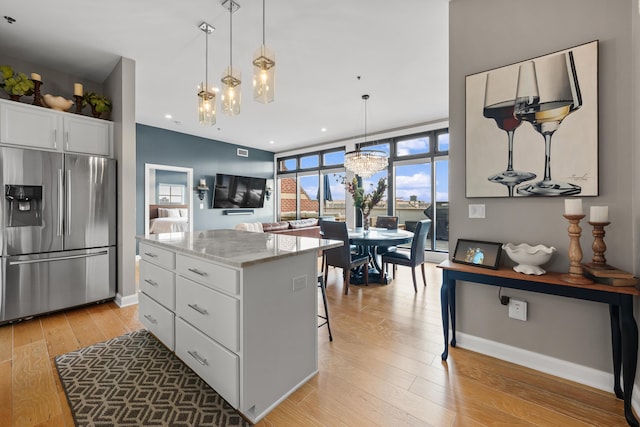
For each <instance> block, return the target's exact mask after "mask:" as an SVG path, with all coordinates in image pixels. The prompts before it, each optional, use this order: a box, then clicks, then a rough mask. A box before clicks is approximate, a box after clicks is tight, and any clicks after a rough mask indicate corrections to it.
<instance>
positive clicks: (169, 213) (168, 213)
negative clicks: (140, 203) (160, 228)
mask: <svg viewBox="0 0 640 427" xmlns="http://www.w3.org/2000/svg"><path fill="white" fill-rule="evenodd" d="M177 216H180V211H179V210H178V209H167V208H158V217H160V218H166V217H177Z"/></svg>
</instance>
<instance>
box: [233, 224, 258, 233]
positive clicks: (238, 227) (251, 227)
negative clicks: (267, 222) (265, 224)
mask: <svg viewBox="0 0 640 427" xmlns="http://www.w3.org/2000/svg"><path fill="white" fill-rule="evenodd" d="M235 229H236V230H243V231H253V232H254V233H262V223H261V222H241V223H239V224H236V225H235Z"/></svg>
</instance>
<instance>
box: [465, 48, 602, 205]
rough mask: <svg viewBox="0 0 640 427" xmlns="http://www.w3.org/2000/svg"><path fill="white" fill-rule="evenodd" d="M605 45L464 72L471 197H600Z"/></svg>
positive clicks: (466, 142) (468, 184) (468, 181)
mask: <svg viewBox="0 0 640 427" xmlns="http://www.w3.org/2000/svg"><path fill="white" fill-rule="evenodd" d="M598 43H599V42H598V41H597V40H596V41H592V42H589V43H585V44H582V45H578V46H574V47H571V48H568V49H564V50H561V51H557V52H554V53H550V54H547V55H543V56H539V57H536V58H531V59H528V60H525V61H521V62H518V63H515V64H511V65H507V66H504V67H499V68H494V69H491V70H488V71H484V72H480V73H476V74H471V75H467V76H466V77H465V150H466V165H465V172H466V177H465V179H466V186H465V187H466V197H467V198H474V197H514V198H515V197H531V196H557V197H569V196H578V197H583V196H597V195H598ZM558 109H564V111H563V112H562V113H558ZM551 127H553V129H551ZM547 137H548V139H549V141H548V142H547V141H546V139H545V138H547ZM551 159H553V161H551ZM551 165H552V166H551Z"/></svg>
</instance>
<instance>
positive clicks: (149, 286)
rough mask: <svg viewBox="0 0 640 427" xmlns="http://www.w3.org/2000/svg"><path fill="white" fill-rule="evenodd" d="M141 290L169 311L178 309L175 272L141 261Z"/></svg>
mask: <svg viewBox="0 0 640 427" xmlns="http://www.w3.org/2000/svg"><path fill="white" fill-rule="evenodd" d="M140 290H141V291H142V292H144V293H145V294H147V295H149V296H150V297H151V298H153V299H155V300H156V301H158V302H159V303H160V304H162V305H164V306H165V307H167V308H168V309H169V310H174V309H175V308H176V275H175V273H174V272H172V271H169V270H165V269H164V268H160V267H158V266H155V265H153V264H151V263H149V262H147V261H145V260H142V261H140Z"/></svg>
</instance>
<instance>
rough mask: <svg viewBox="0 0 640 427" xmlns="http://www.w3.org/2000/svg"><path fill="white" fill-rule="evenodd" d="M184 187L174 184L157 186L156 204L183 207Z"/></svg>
mask: <svg viewBox="0 0 640 427" xmlns="http://www.w3.org/2000/svg"><path fill="white" fill-rule="evenodd" d="M185 190H186V187H185V186H184V185H175V184H158V203H160V204H172V205H183V204H184V203H185V201H184V196H185Z"/></svg>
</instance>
